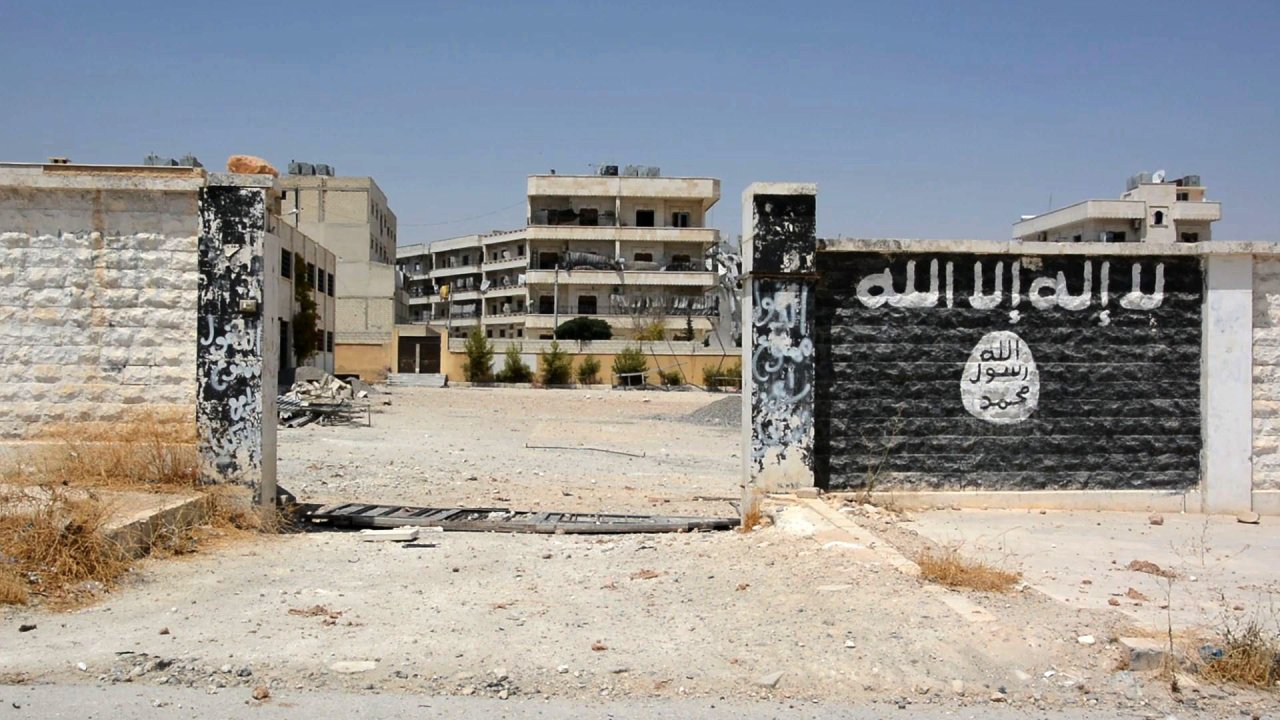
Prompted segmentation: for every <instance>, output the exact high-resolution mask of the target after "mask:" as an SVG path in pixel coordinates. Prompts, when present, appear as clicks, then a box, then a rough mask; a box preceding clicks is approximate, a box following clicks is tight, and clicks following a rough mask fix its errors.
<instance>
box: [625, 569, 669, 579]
mask: <svg viewBox="0 0 1280 720" xmlns="http://www.w3.org/2000/svg"><path fill="white" fill-rule="evenodd" d="M661 575H662V573H660V572H658V571H657V570H649V569H647V568H646V569H644V570H638V571H636V572H633V573H631V579H632V580H652V579H654V578H656V577H661Z"/></svg>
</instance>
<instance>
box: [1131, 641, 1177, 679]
mask: <svg viewBox="0 0 1280 720" xmlns="http://www.w3.org/2000/svg"><path fill="white" fill-rule="evenodd" d="M1120 646H1121V647H1123V648H1124V649H1125V650H1127V651H1128V652H1129V669H1130V670H1138V671H1146V670H1159V669H1161V668H1163V667H1164V665H1165V661H1166V660H1168V657H1169V655H1168V646H1167V645H1165V644H1164V643H1162V642H1161V641H1159V640H1156V639H1154V638H1141V637H1122V638H1120Z"/></svg>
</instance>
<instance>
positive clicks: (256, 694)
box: [253, 685, 271, 702]
mask: <svg viewBox="0 0 1280 720" xmlns="http://www.w3.org/2000/svg"><path fill="white" fill-rule="evenodd" d="M269 697H271V691H270V690H268V689H267V686H266V685H259V686H258V687H256V688H254V689H253V699H254V700H257V701H259V702H261V701H263V700H266V699H267V698H269Z"/></svg>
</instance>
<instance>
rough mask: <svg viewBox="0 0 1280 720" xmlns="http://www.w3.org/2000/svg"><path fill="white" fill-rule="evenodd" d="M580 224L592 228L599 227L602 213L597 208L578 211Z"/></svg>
mask: <svg viewBox="0 0 1280 720" xmlns="http://www.w3.org/2000/svg"><path fill="white" fill-rule="evenodd" d="M578 224H579V225H591V226H595V225H599V224H600V211H599V210H597V209H596V208H582V209H581V210H579V211H578Z"/></svg>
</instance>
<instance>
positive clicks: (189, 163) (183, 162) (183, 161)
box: [178, 153, 204, 168]
mask: <svg viewBox="0 0 1280 720" xmlns="http://www.w3.org/2000/svg"><path fill="white" fill-rule="evenodd" d="M178 165H180V166H182V167H190V168H202V167H204V165H202V164H200V161H199V160H198V159H196V156H195V155H192V154H191V153H187V154H186V155H183V156H182V157H180V158H178Z"/></svg>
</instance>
